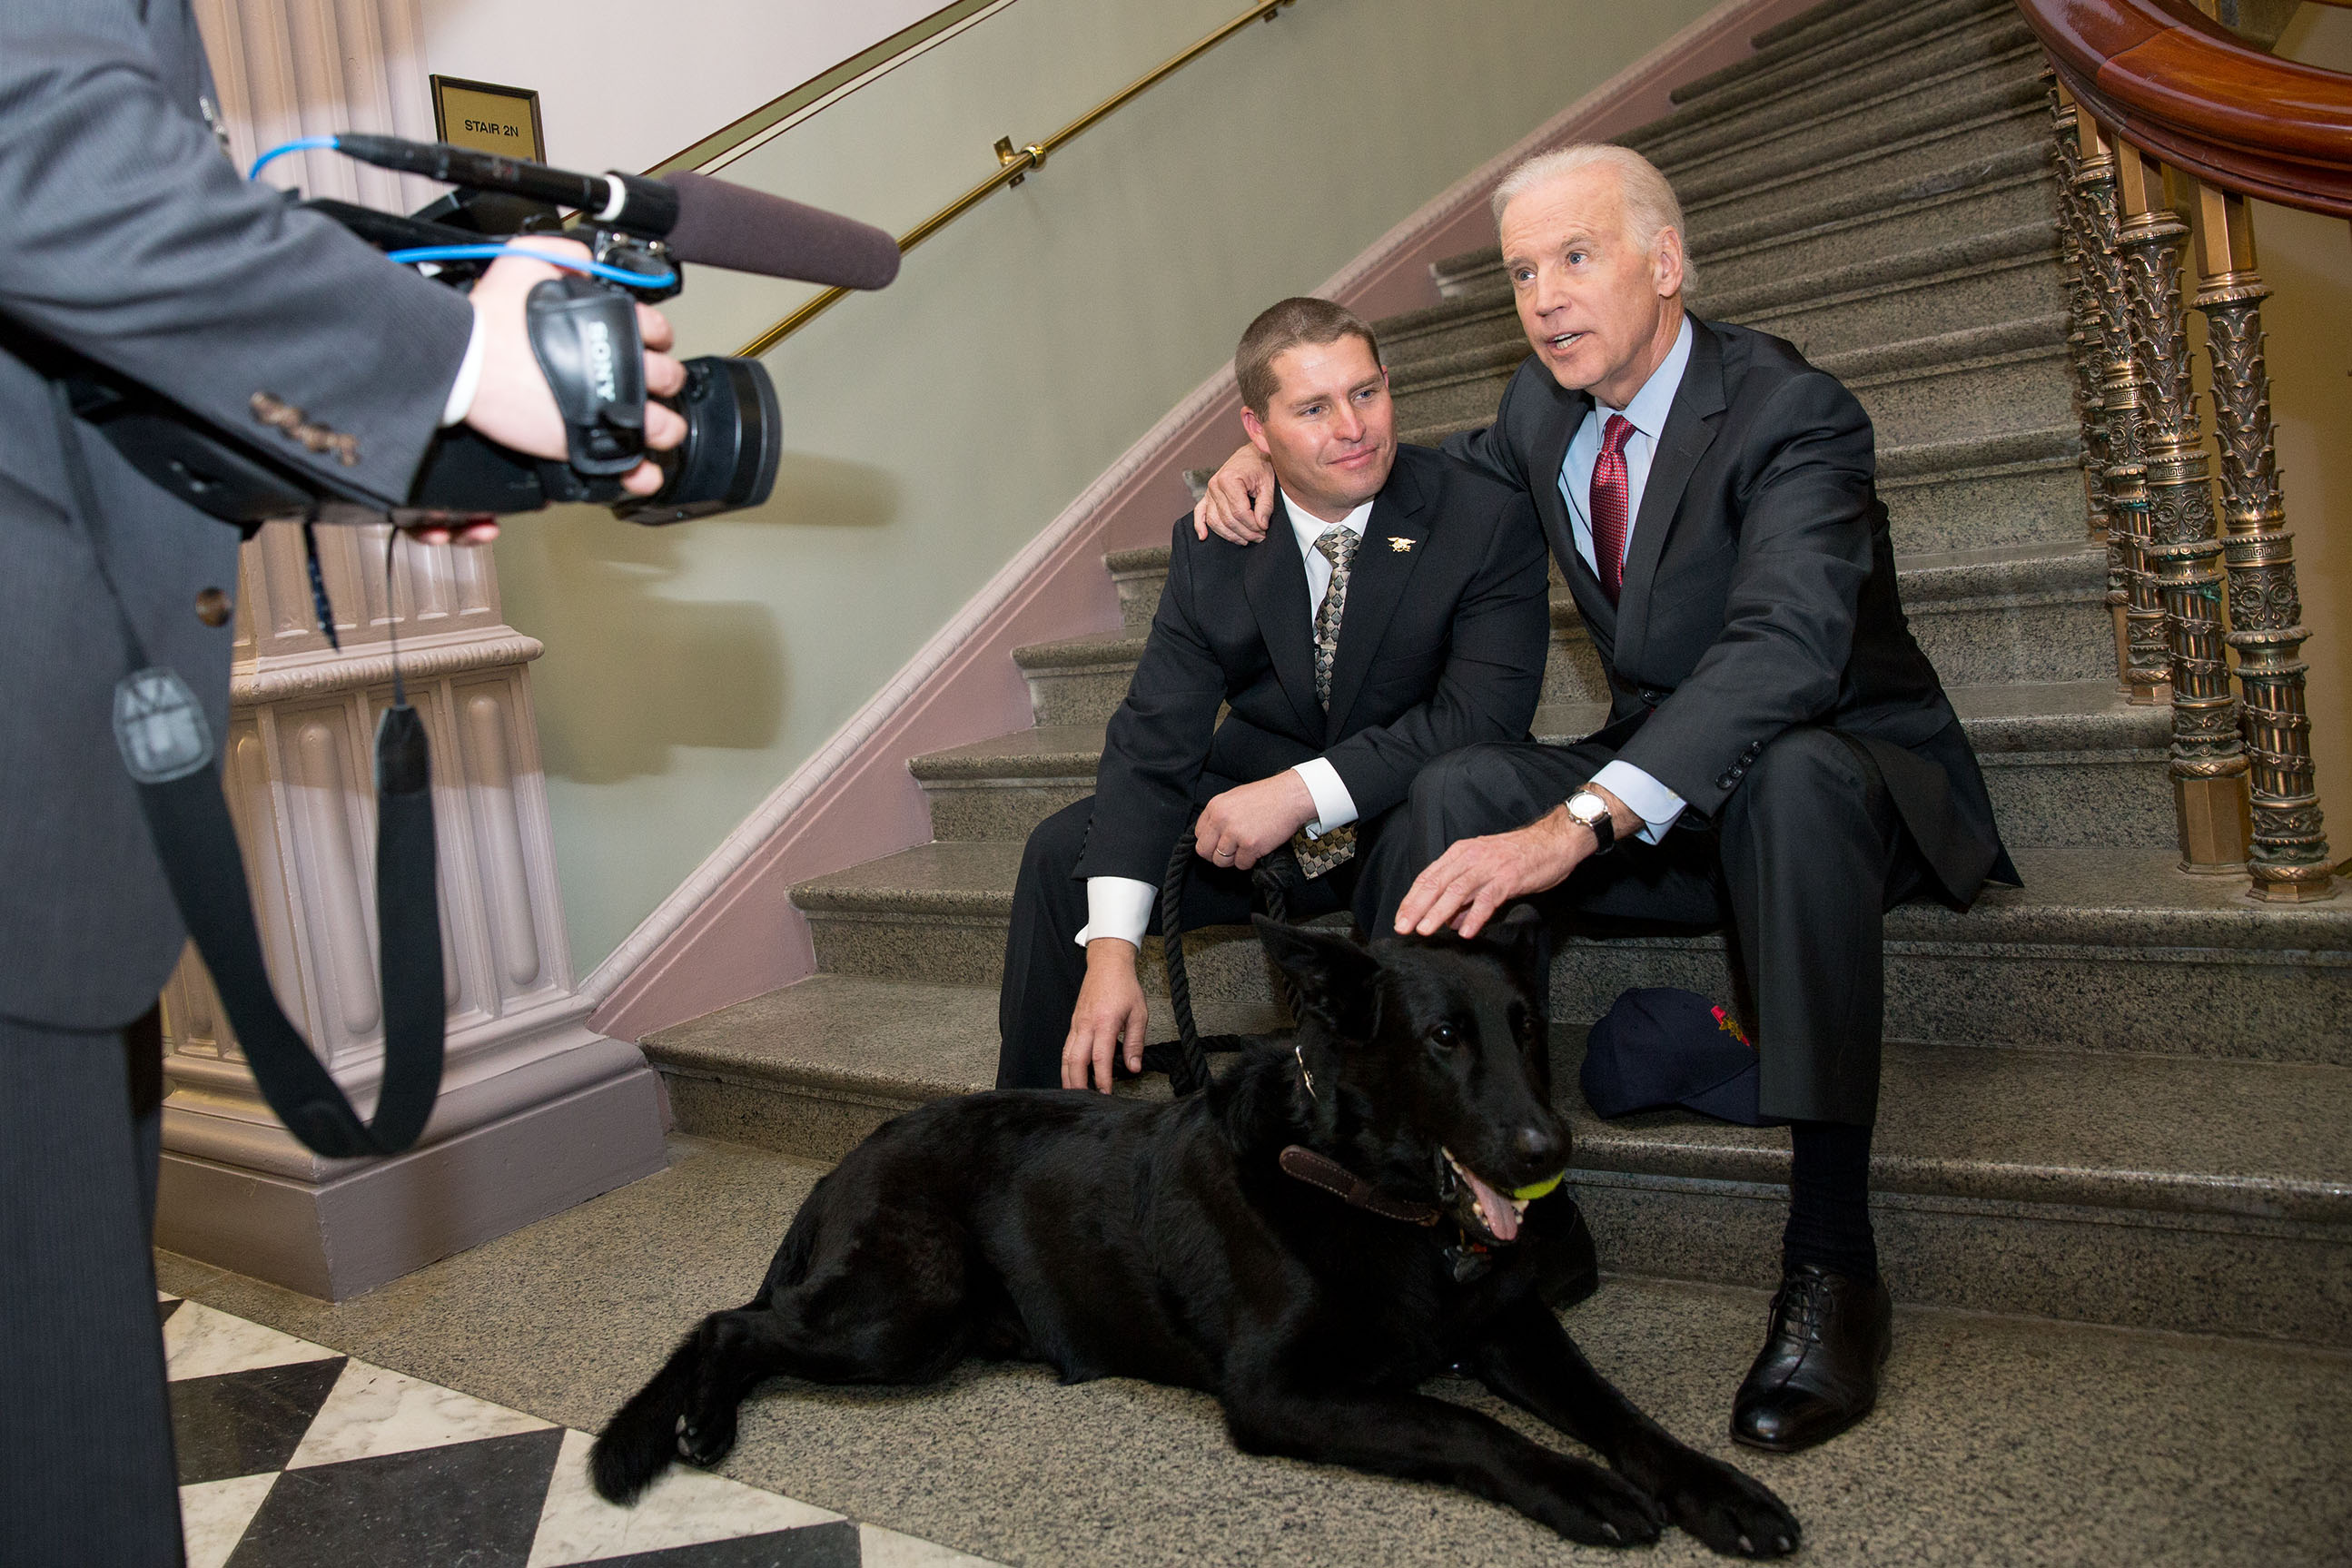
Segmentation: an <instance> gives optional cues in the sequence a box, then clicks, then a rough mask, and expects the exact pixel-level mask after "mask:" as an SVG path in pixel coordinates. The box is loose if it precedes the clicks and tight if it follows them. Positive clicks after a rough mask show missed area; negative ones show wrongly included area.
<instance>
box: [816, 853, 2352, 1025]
mask: <svg viewBox="0 0 2352 1568" xmlns="http://www.w3.org/2000/svg"><path fill="white" fill-rule="evenodd" d="M1020 855H1021V845H1020V844H1019V843H1017V842H1013V841H1007V840H989V841H979V842H972V843H934V844H927V845H924V846H922V847H920V848H918V849H912V850H906V851H902V852H899V853H898V854H896V855H891V856H888V857H887V858H885V859H883V860H879V861H875V862H869V863H868V864H866V865H862V866H856V867H852V868H851V869H850V870H848V871H845V872H840V873H835V874H834V875H832V876H829V877H821V878H818V879H816V880H815V881H813V882H810V883H803V884H802V885H801V886H800V887H798V888H795V889H794V890H793V902H794V903H795V904H797V905H798V906H799V907H800V908H801V909H802V910H803V912H804V913H806V914H807V915H808V916H809V921H810V925H811V927H812V929H813V931H814V936H815V941H816V952H817V964H818V967H819V969H820V970H821V971H823V972H825V973H828V974H840V975H854V976H859V977H866V978H869V979H887V980H908V981H918V982H924V983H931V984H940V985H968V986H993V985H994V984H996V981H997V977H998V976H999V974H1000V973H1001V972H1002V965H1003V954H1004V931H1005V921H1006V920H1007V918H1008V917H1009V916H1010V914H1011V911H1012V901H1013V879H1014V875H1015V873H1016V872H1017V871H1018V870H1019V863H1020ZM2015 857H2016V860H2017V863H2018V867H2019V871H2020V873H2021V875H2022V876H2023V877H2024V879H2025V882H2026V885H2025V886H2024V887H2023V888H1989V889H1987V890H1986V891H1985V893H1984V894H1983V896H1982V897H1981V898H1979V901H1978V903H1977V905H1976V907H1975V908H1974V909H1973V910H1972V911H1970V912H1969V913H1968V914H1966V915H1959V914H1956V913H1954V912H1953V911H1950V910H1948V909H1946V908H1944V907H1943V906H1941V905H1940V904H1906V905H1904V906H1902V907H1901V908H1899V909H1896V910H1895V911H1893V912H1891V913H1890V914H1889V915H1888V916H1887V925H1886V931H1887V948H1886V977H1887V982H1886V983H1887V998H1888V999H1887V1032H1888V1034H1889V1035H1890V1036H1892V1037H1894V1038H1896V1039H1901V1040H1913V1041H1916V1042H1919V1043H1924V1044H1937V1045H2010V1046H2016V1047H2020V1048H2027V1049H2034V1050H2052V1051H2076V1050H2082V1051H2133V1052H2138V1053H2144V1054H2149V1055H2172V1056H2194V1057H2200V1058H2213V1059H2227V1060H2237V1061H2303V1062H2319V1063H2325V1064H2329V1065H2335V1066H2352V906H2346V905H2345V904H2343V901H2340V900H2339V901H2336V903H2333V904H2311V905H2305V906H2302V907H2299V908H2297V907H2291V906H2270V905H2261V904H2254V903H2253V902H2252V900H2250V899H2248V898H2247V897H2246V896H2245V891H2244V890H2245V883H2244V880H2243V878H2242V877H2238V876H2228V877H2193V876H2188V875H2184V874H2182V873H2179V871H2177V870H2176V869H2175V865H2176V862H2177V854H2176V853H2175V852H2172V851H2169V850H2126V849H2114V848H2089V849H2067V848H2034V847H2032V846H2021V847H2018V848H2017V849H2016V850H2015ZM1146 948H1147V951H1146V959H1147V963H1148V965H1149V966H1150V970H1151V973H1150V984H1152V985H1158V984H1160V980H1159V977H1158V974H1157V966H1158V963H1159V954H1158V943H1157V941H1156V940H1153V941H1150V942H1148V943H1147V944H1146ZM1196 948H1197V950H1196ZM1186 950H1187V955H1188V968H1189V971H1190V973H1191V976H1192V986H1193V991H1194V994H1195V995H1196V996H1198V997H1200V998H1203V999H1205V1000H1221V1001H1243V1002H1256V1003H1260V1004H1264V1003H1265V1002H1267V1001H1268V1000H1270V998H1271V996H1272V992H1271V990H1270V988H1269V987H1268V986H1267V983H1266V977H1265V964H1264V961H1263V958H1262V957H1261V956H1260V955H1259V953H1258V948H1257V945H1256V942H1255V938H1254V937H1252V936H1249V935H1248V934H1247V932H1246V931H1245V930H1244V929H1242V928H1235V929H1234V930H1232V931H1229V932H1223V933H1218V932H1209V933H1203V934H1202V936H1201V939H1200V940H1199V942H1198V943H1197V944H1195V943H1193V942H1192V941H1191V940H1189V939H1188V942H1187V947H1186ZM1727 973H1728V972H1727V968H1726V960H1725V956H1724V946H1723V939H1722V937H1721V936H1691V937H1676V936H1643V937H1625V938H1618V939H1612V940H1607V941H1598V940H1595V941H1586V940H1574V941H1571V942H1570V943H1569V944H1567V945H1566V946H1565V947H1564V949H1563V951H1562V954H1561V956H1560V958H1559V961H1558V962H1556V963H1555V964H1554V966H1553V968H1552V1005H1553V1009H1554V1011H1555V1012H1556V1013H1557V1015H1558V1016H1559V1017H1561V1018H1591V1017H1597V1016H1599V1015H1600V1014H1601V1012H1603V1011H1605V1010H1607V1009H1608V1006H1609V1003H1610V1001H1611V999H1612V998H1614V997H1615V996H1616V995H1617V994H1618V992H1620V991H1622V990H1623V989H1624V988H1627V987H1629V986H1683V987H1685V988H1688V989H1691V990H1695V991H1701V992H1705V993H1707V994H1710V995H1723V994H1727V993H1728V990H1729V980H1728V978H1727Z"/></svg>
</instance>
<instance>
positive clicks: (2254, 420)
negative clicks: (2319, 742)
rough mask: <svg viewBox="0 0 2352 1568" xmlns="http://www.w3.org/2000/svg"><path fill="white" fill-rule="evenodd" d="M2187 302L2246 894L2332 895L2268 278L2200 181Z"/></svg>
mask: <svg viewBox="0 0 2352 1568" xmlns="http://www.w3.org/2000/svg"><path fill="white" fill-rule="evenodd" d="M2197 277H2198V289H2197V298H2196V306H2197V308H2198V309H2200V310H2201V311H2203V312H2204V314H2205V322H2206V337H2205V346H2206V355H2207V358H2208V360H2209V361H2210V368H2211V371H2212V374H2213V435H2214V440H2215V443H2216V444H2218V445H2219V447H2220V449H2221V523H2222V528H2223V529H2224V533H2223V543H2222V551H2223V556H2224V558H2225V560H2226V562H2227V565H2228V569H2229V575H2230V625H2231V631H2230V635H2229V643H2230V646H2231V647H2232V648H2234V649H2236V650H2237V652H2238V684H2239V686H2240V688H2241V689H2242V691H2243V693H2244V694H2245V706H2244V710H2243V711H2244V718H2245V737H2246V745H2247V748H2248V749H2249V750H2250V751H2251V752H2252V754H2253V768H2252V779H2251V781H2252V787H2253V788H2252V794H2253V823H2254V832H2253V852H2252V854H2251V856H2249V858H2248V861H2247V870H2249V871H2250V872H2252V873H2253V879H2254V880H2253V885H2252V887H2251V888H2249V889H2248V890H2247V892H2248V894H2249V896H2251V897H2254V898H2259V899H2264V900H2267V901H2271V902H2274V903H2282V904H2300V903H2306V902H2311V901H2315V900H2318V899H2323V898H2333V897H2335V896H2336V886H2335V883H2334V879H2333V877H2332V876H2331V874H2330V873H2329V869H2328V858H2327V837H2326V832H2325V831H2324V830H2323V828H2322V826H2321V823H2320V814H2319V793H2318V787H2317V784H2316V781H2315V778H2314V776H2313V771H2312V766H2311V710H2310V707H2309V706H2308V705H2307V703H2306V702H2305V696H2304V682H2303V677H2304V672H2305V669H2306V668H2307V667H2308V666H2306V665H2305V664H2303V663H2302V662H2301V661H2300V660H2299V659H2298V658H2297V657H2296V654H2298V653H2301V652H2302V650H2303V643H2304V640H2305V637H2307V636H2308V635H2309V633H2308V632H2305V630H2304V628H2303V626H2302V625H2301V622H2302V620H2303V602H2302V600H2301V598H2300V596H2298V595H2297V593H2296V592H2295V583H2294V535H2293V534H2291V533H2289V532H2288V531H2287V529H2286V526H2285V524H2286V503H2285V498H2284V496H2283V495H2282V494H2281V492H2280V489H2279V477H2278V461H2277V453H2276V451H2275V449H2274V448H2273V444H2272V434H2271V389H2270V376H2269V373H2268V371H2265V369H2264V368H2263V311H2262V303H2263V300H2264V299H2267V298H2270V292H2271V291H2270V287H2269V286H2268V285H2266V284H2265V283H2263V275H2262V273H2261V271H2260V270H2259V268H2258V267H2257V266H2256V264H2255V259H2254V228H2253V214H2252V213H2251V212H2249V211H2248V210H2247V207H2246V202H2245V198H2244V197H2242V196H2239V195H2236V194H2233V193H2230V192H2227V191H2221V190H2218V189H2216V188H2214V187H2213V186H2210V185H2207V184H2203V183H2200V184H2199V185H2198V186H2197Z"/></svg>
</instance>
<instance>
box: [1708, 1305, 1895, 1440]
mask: <svg viewBox="0 0 2352 1568" xmlns="http://www.w3.org/2000/svg"><path fill="white" fill-rule="evenodd" d="M1894 1348H1895V1303H1894V1302H1893V1301H1892V1300H1890V1299H1889V1298H1888V1296H1887V1294H1886V1286H1885V1283H1884V1282H1882V1281H1871V1282H1870V1283H1868V1284H1864V1282H1863V1281H1859V1280H1853V1279H1849V1278H1848V1277H1846V1276H1845V1275H1843V1274H1832V1273H1831V1272H1830V1271H1829V1270H1826V1269H1823V1268H1821V1267H1819V1266H1818V1265H1815V1264H1811V1263H1801V1264H1799V1265H1798V1266H1797V1267H1796V1268H1794V1269H1791V1270H1789V1271H1788V1272H1787V1273H1785V1274H1783V1275H1782V1276H1781V1277H1780V1292H1779V1293H1778V1294H1777V1295H1775V1296H1774V1297H1773V1298H1772V1323H1771V1327H1770V1329H1769V1331H1768V1332H1767V1333H1766V1335H1765V1338H1764V1348H1763V1349H1762V1350H1761V1351H1759V1352H1758V1353H1757V1356H1756V1364H1755V1365H1753V1366H1751V1367H1749V1368H1748V1379H1747V1381H1746V1382H1744V1383H1742V1384H1741V1385H1739V1395H1738V1397H1737V1398H1736V1399H1734V1400H1733V1401H1732V1404H1731V1435H1732V1436H1733V1437H1736V1438H1738V1440H1739V1441H1740V1442H1743V1443H1746V1444H1748V1446H1749V1447H1751V1448H1769V1449H1771V1450H1772V1451H1773V1452H1774V1453H1780V1454H1793V1453H1795V1452H1796V1451H1797V1450H1798V1449H1800V1448H1811V1447H1812V1446H1813V1445H1814V1444H1816V1443H1821V1442H1826V1441H1828V1440H1829V1439H1830V1438H1832V1437H1836V1436H1837V1435H1838V1434H1839V1433H1840V1432H1843V1431H1844V1430H1845V1429H1846V1428H1847V1427H1851V1426H1853V1424H1854V1423H1855V1422H1856V1421H1859V1420H1861V1419H1862V1418H1863V1417H1864V1416H1867V1415H1869V1414H1870V1409H1871V1406H1874V1405H1875V1404H1877V1403H1878V1369H1879V1368H1880V1367H1882V1366H1885V1364H1886V1357H1887V1353H1888V1352H1890V1351H1892V1350H1893V1349H1894Z"/></svg>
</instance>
